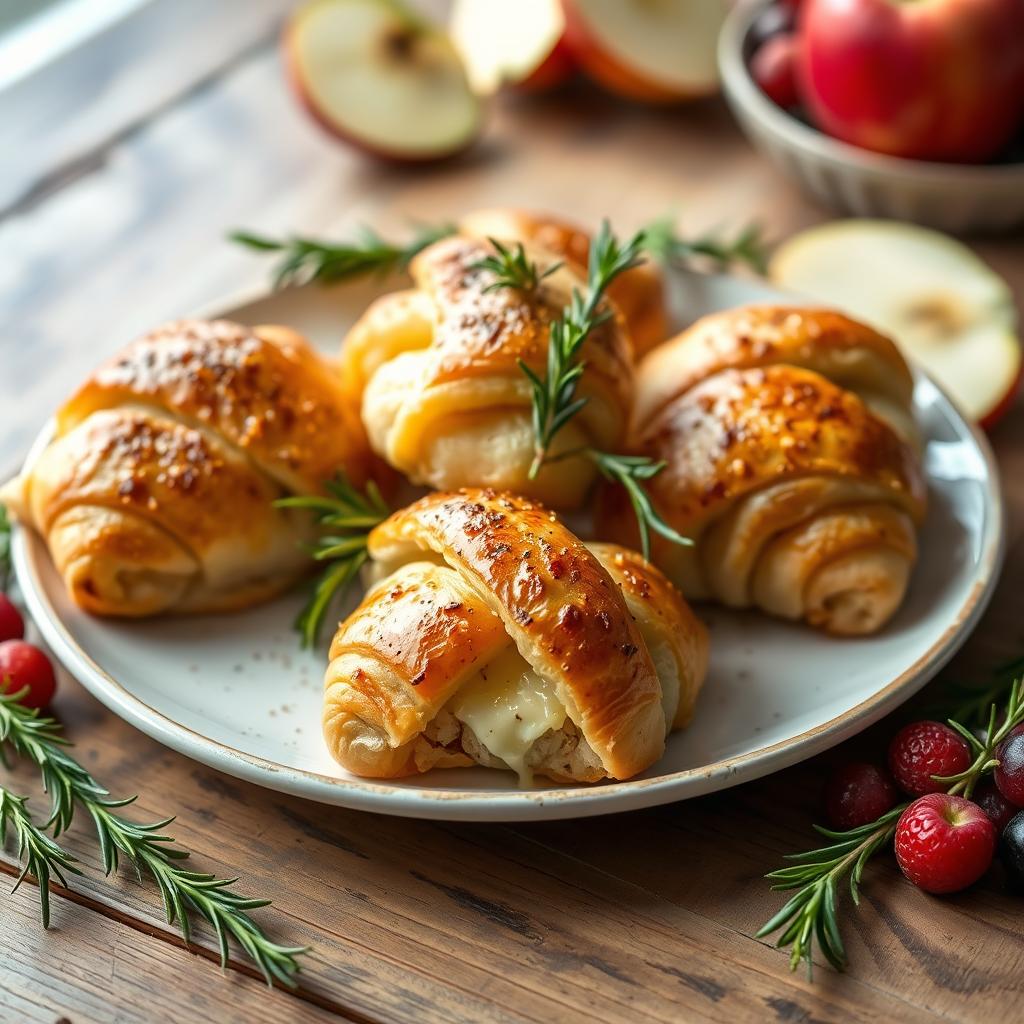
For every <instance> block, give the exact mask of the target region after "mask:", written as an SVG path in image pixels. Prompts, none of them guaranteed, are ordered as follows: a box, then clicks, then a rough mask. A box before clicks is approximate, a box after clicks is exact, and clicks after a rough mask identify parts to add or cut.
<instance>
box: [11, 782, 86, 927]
mask: <svg viewBox="0 0 1024 1024" xmlns="http://www.w3.org/2000/svg"><path fill="white" fill-rule="evenodd" d="M27 801H28V797H25V796H15V794H14V793H12V792H11V791H10V790H9V789H6V788H4V787H3V786H0V843H3V842H5V841H6V839H7V830H8V826H10V828H12V829H13V830H14V834H15V836H16V837H17V839H18V854H17V856H18V860H19V862H20V861H21V860H22V859H23V858H24V861H25V863H24V865H23V866H22V869H21V873H20V874H19V875H18V880H17V881H16V882H15V883H14V888H13V889H12V890H11V892H17V891H18V887H19V886H20V885H21V883H22V882H23V881H25V876H26V875H32V877H33V878H35V880H36V885H37V886H38V887H39V915H40V917H41V918H42V922H43V927H44V928H49V927H50V879H51V876H55V877H56V878H57V880H58V881H59V882H60V884H61V885H63V886H64V887H65V888H67V884H68V883H67V880H66V879H65V878H64V875H63V872H64V871H69V872H71V873H73V874H76V875H80V874H81V873H82V872H81V871H80V870H79V869H78V868H77V867H76V866H75V863H74V861H75V858H74V857H72V856H71V854H70V853H68V852H67V850H65V849H64V848H63V847H61V846H58V845H57V843H55V842H54V841H53V840H52V839H51V838H50V837H49V836H48V835H47V834H46V833H45V832H44V831H43V830H42V828H40V827H39V826H38V825H37V824H36V823H35V822H34V821H33V820H32V815H31V814H29V811H28V808H27V807H26V806H25V804H26V803H27ZM44 827H45V826H44Z"/></svg>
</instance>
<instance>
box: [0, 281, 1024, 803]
mask: <svg viewBox="0 0 1024 1024" xmlns="http://www.w3.org/2000/svg"><path fill="white" fill-rule="evenodd" d="M706 276H713V277H725V276H726V275H706ZM268 294H269V292H268V291H267V290H266V289H265V288H264V289H262V290H259V291H257V290H255V289H251V290H247V292H246V293H243V294H240V295H235V296H232V297H231V298H230V299H228V300H222V301H221V302H220V303H218V304H217V309H218V310H219V311H220V312H221V315H224V311H225V310H230V309H232V308H237V307H240V306H243V305H247V304H250V303H252V302H255V301H259V300H260V299H262V298H265V297H266V296H267V295H268ZM797 301H798V302H799V301H800V300H799V299H797ZM804 301H806V300H804ZM228 302H231V303H232V305H227V303H228ZM199 315H206V316H209V315H211V313H210V310H206V311H204V312H203V313H202V314H199ZM915 372H916V373H917V374H918V375H919V376H921V377H922V378H923V379H925V380H927V381H928V383H929V384H930V385H931V386H932V387H934V388H935V390H936V392H937V394H938V396H939V398H940V399H941V401H942V403H943V404H944V406H945V409H944V414H945V415H946V416H947V418H949V419H950V420H951V421H952V422H953V423H954V424H955V425H956V427H957V429H958V430H960V431H962V432H963V433H964V434H966V435H967V436H969V437H970V438H971V440H972V441H973V442H974V445H975V447H976V449H977V451H978V453H979V454H980V455H981V458H982V461H983V463H984V465H985V470H986V473H985V478H984V487H985V495H986V501H985V506H984V507H985V511H986V521H987V524H986V525H987V528H986V530H985V532H984V533H982V534H981V538H982V542H983V548H982V551H981V554H980V557H979V562H978V569H977V572H976V573H975V578H974V579H973V581H972V583H971V588H970V591H969V592H968V594H967V597H966V599H965V601H964V603H963V604H962V605H961V606H960V608H959V609H958V610H957V612H956V614H955V615H954V616H953V617H952V618H951V620H950V623H949V625H948V626H947V627H946V629H945V630H944V631H943V632H942V634H941V635H940V636H939V637H938V639H937V640H936V641H935V642H934V643H933V644H932V645H931V646H930V647H929V648H928V650H927V651H925V652H924V653H923V654H921V655H920V656H919V657H918V658H917V659H916V660H915V661H914V662H913V663H912V664H911V665H909V666H908V667H907V668H905V669H904V670H903V671H902V672H901V673H900V674H899V675H898V676H897V677H896V678H894V679H891V680H890V681H889V682H888V683H887V684H886V685H885V686H884V687H882V688H881V689H879V690H877V691H876V692H875V693H873V694H872V695H871V696H870V697H867V698H865V699H864V700H863V701H861V702H860V703H858V704H856V705H854V706H853V707H852V708H849V709H848V710H846V711H844V712H842V713H841V714H839V715H836V716H834V717H832V718H830V719H828V720H827V721H825V722H822V723H820V724H818V725H815V726H812V727H811V728H810V729H805V730H804V731H802V732H800V733H797V734H796V735H794V736H790V737H788V738H786V739H783V740H779V741H777V742H776V743H772V744H769V745H767V746H764V747H759V748H757V749H756V750H753V751H749V752H747V753H745V754H740V755H737V756H735V757H730V758H723V759H721V760H719V761H715V762H712V763H711V764H707V765H701V766H699V767H695V768H686V769H682V770H679V771H675V772H671V773H669V774H667V775H659V776H656V777H654V778H650V779H627V780H625V781H616V782H608V783H602V784H600V785H596V786H581V787H574V788H553V789H539V790H507V791H500V792H478V791H473V790H453V789H430V788H427V787H416V788H406V787H400V786H395V785H391V784H388V783H383V782H376V781H372V780H368V779H359V778H355V779H340V778H336V777H332V776H329V775H324V774H322V773H320V772H316V771H310V770H308V769H304V768H296V767H289V766H286V765H282V764H280V763H279V762H276V761H271V760H268V759H266V758H263V757H259V756H258V755H255V754H251V753H248V752H246V751H243V750H239V749H237V748H236V747H232V746H229V745H228V744H224V743H221V742H220V741H219V740H215V739H213V738H211V737H208V736H203V735H202V734H201V733H198V732H196V731H195V730H193V729H191V728H189V727H188V726H185V725H182V724H181V723H179V722H177V721H175V720H174V719H173V718H170V717H169V716H168V715H166V714H164V713H163V712H162V711H159V710H157V709H156V708H154V707H152V706H150V705H149V704H147V703H146V702H145V701H143V700H141V699H140V698H139V697H137V696H136V695H135V694H133V693H132V692H131V691H130V690H128V689H127V688H126V687H125V686H124V685H123V684H122V683H120V682H118V680H116V679H115V678H114V677H113V676H112V675H110V673H108V672H107V671H106V670H105V669H104V668H102V666H100V665H99V664H98V663H96V662H95V661H94V660H93V659H92V658H91V656H90V655H89V654H88V653H87V652H86V651H85V650H84V649H83V648H82V647H81V645H80V644H79V643H78V641H77V640H76V639H75V638H74V636H73V635H72V633H71V631H70V629H69V628H68V626H67V625H66V624H65V623H64V622H63V621H62V620H61V619H60V617H59V616H58V614H57V612H56V609H55V608H54V606H53V605H52V603H51V602H50V600H49V598H48V596H47V594H46V592H45V588H44V587H43V586H42V585H41V578H40V575H39V573H38V571H37V560H38V559H39V558H40V557H46V554H45V545H44V543H43V541H42V539H41V538H40V537H38V536H36V535H34V534H32V533H31V531H29V530H27V529H26V528H24V527H22V526H21V525H20V524H17V523H15V524H14V531H13V536H12V544H11V554H12V561H13V566H14V572H15V577H16V579H17V581H18V584H19V588H20V590H21V593H22V597H23V599H24V600H25V603H26V605H27V607H28V610H29V612H30V614H31V616H32V618H33V620H34V622H35V624H36V628H37V629H38V630H39V632H40V634H41V635H42V637H43V639H44V640H45V641H46V643H47V645H48V646H49V647H50V649H51V650H52V651H53V652H54V654H56V656H57V658H58V660H59V661H60V662H61V664H62V665H63V666H64V668H65V669H66V670H67V671H68V672H69V673H70V674H71V675H73V676H74V677H75V678H76V679H77V680H78V681H79V682H80V683H81V684H82V685H83V686H85V688H86V689H87V690H88V691H89V692H90V693H91V694H92V695H93V696H94V697H96V698H97V699H98V700H99V701H100V702H101V703H102V704H104V705H105V706H106V707H107V708H108V709H110V710H111V711H113V712H114V713H115V714H117V715H118V716H119V717H121V718H123V719H124V720H125V721H127V722H128V723H129V724H130V725H133V726H134V727H135V728H137V729H139V730H140V731H141V732H143V733H145V734H146V735H148V736H150V737H151V738H152V739H155V740H157V741H158V742H159V743H162V744H164V745H165V746H168V747H170V748H171V749H173V750H175V751H177V752H178V753H180V754H183V755H184V756H186V757H188V758H190V759H192V760H195V761H198V762H200V763H202V764H205V765H207V766H209V767H211V768H214V769H217V770H218V771H223V772H225V773H226V774H228V775H232V776H234V777H236V778H240V779H243V780H245V781H248V782H253V783H255V784H256V785H260V786H263V787H264V788H269V789H273V790H276V791H278V792H283V793H288V794H291V795H294V796H299V797H302V798H305V799H311V800H315V801H317V802H320V803H325V804H330V805H336V806H343V807H348V808H352V809H355V810H365V811H373V812H375V813H382V814H390V815H395V816H399V817H412V818H427V819H433V820H475V821H507V822H511V821H527V820H541V819H556V818H576V817H591V816H596V815H601V814H612V813H617V812H620V811H627V810H638V809H641V808H644V807H650V806H654V805H657V804H663V803H670V802H673V801H675V800H684V799H691V798H694V797H698V796H702V795H704V794H706V793H709V792H713V791H718V790H721V789H726V788H729V787H731V786H734V785H738V784H739V783H741V782H749V781H753V780H754V779H757V778H761V777H763V776H765V775H768V774H770V773H772V772H775V771H780V770H782V769H783V768H787V767H789V766H790V765H792V764H795V763H797V762H799V761H802V760H806V759H807V758H809V757H813V756H814V755H815V754H818V753H821V752H822V751H823V750H826V749H828V748H829V747H831V746H834V745H835V744H837V743H839V742H842V740H844V739H846V738H848V737H849V736H852V735H854V734H855V733H857V732H859V731H860V730H861V729H863V728H866V727H867V726H869V725H871V724H872V723H873V722H875V721H877V720H878V719H880V718H881V717H882V716H883V715H885V714H886V713H888V712H889V711H890V710H892V709H893V708H894V707H896V706H898V705H899V704H900V703H902V702H903V701H904V700H906V699H907V698H909V697H910V696H912V695H913V694H914V693H916V692H917V691H918V690H919V689H921V688H922V687H923V686H924V685H925V684H926V683H927V682H928V681H929V680H930V679H932V678H933V677H934V676H935V674H936V673H937V672H938V671H939V670H940V669H941V668H942V667H943V665H945V664H946V662H948V661H949V659H950V658H951V657H952V656H953V654H954V653H955V652H956V650H957V649H958V648H959V647H960V646H961V644H962V643H963V642H964V640H965V639H966V638H967V636H969V635H970V632H971V631H972V629H973V628H974V626H975V624H976V623H977V621H978V620H979V619H980V617H981V615H982V613H983V612H984V610H985V608H986V606H987V605H988V603H989V600H990V599H991V597H992V593H993V591H994V589H995V587H996V584H997V583H998V580H999V570H1000V567H1001V565H1002V562H1003V558H1004V555H1005V546H1006V512H1005V507H1004V504H1003V495H1002V485H1001V480H1000V477H999V468H998V464H997V462H996V459H995V454H994V452H993V451H992V448H991V445H990V444H989V442H988V439H987V438H986V436H985V435H984V433H983V432H982V431H981V429H980V428H979V427H978V426H977V425H976V424H974V423H971V422H970V421H969V420H967V419H966V418H965V417H964V416H963V415H962V414H961V412H960V411H959V409H958V408H957V407H956V405H955V404H954V403H953V401H952V400H951V399H950V398H949V396H948V394H946V392H945V391H944V390H943V389H942V388H941V386H940V385H938V384H937V383H936V382H935V381H934V380H932V379H931V378H929V377H927V376H926V375H925V374H923V373H920V372H919V371H915ZM52 432H53V420H52V419H51V420H49V421H48V422H47V424H46V425H45V426H44V427H43V429H42V430H41V431H40V433H39V434H38V435H37V437H36V439H35V440H34V441H33V443H32V446H31V448H30V449H29V452H28V455H27V456H26V458H25V461H24V464H25V465H29V464H31V462H32V461H33V460H34V458H35V457H36V456H37V454H38V452H39V451H41V450H42V448H43V447H44V446H45V445H46V444H48V443H49V440H50V437H51V436H52ZM675 790H682V792H679V793H678V794H676V793H675ZM666 791H667V792H666Z"/></svg>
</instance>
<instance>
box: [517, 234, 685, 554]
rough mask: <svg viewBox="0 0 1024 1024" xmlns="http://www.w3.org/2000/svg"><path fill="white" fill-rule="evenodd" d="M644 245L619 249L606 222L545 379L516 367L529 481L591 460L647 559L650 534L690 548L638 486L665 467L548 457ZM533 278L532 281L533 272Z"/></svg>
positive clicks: (558, 328)
mask: <svg viewBox="0 0 1024 1024" xmlns="http://www.w3.org/2000/svg"><path fill="white" fill-rule="evenodd" d="M643 245H644V236H643V233H642V232H640V233H638V234H636V235H634V237H633V238H632V239H630V241H629V242H627V243H626V244H625V245H620V243H619V241H618V239H616V238H615V236H614V235H613V234H612V232H611V228H610V226H609V224H608V222H607V221H604V222H603V223H602V224H601V230H600V231H599V232H598V234H597V236H596V237H595V239H594V241H593V243H592V244H591V247H590V259H589V263H588V267H587V287H586V290H585V292H580V291H579V289H575V288H574V289H573V293H572V298H571V300H570V302H569V305H568V306H567V307H566V308H565V310H564V312H563V314H562V316H561V317H560V318H559V319H558V320H555V321H554V322H553V323H552V324H551V327H550V329H549V336H548V353H547V365H546V368H545V370H544V374H543V376H541V374H539V373H536V372H534V371H533V370H532V369H530V367H529V366H527V365H526V363H525V362H523V361H522V360H519V368H520V369H521V370H522V371H523V373H524V374H525V375H526V377H527V379H528V380H529V382H530V389H531V392H532V398H533V432H534V444H535V450H534V456H533V461H532V462H531V464H530V471H529V476H530V479H531V480H532V479H534V478H535V477H536V476H537V474H538V473H539V472H540V470H541V467H542V466H544V465H546V464H547V463H550V462H557V461H561V460H563V459H567V458H574V457H581V458H589V459H590V460H591V461H592V462H593V463H594V464H595V465H596V466H597V468H598V469H599V470H600V472H601V473H602V474H603V475H604V476H605V477H606V478H607V479H609V480H613V481H616V482H617V483H619V484H621V485H622V486H623V487H624V488H625V489H626V493H627V494H628V495H629V500H630V503H631V504H632V506H633V511H634V512H635V514H636V518H637V526H638V528H639V531H640V543H641V547H642V550H643V553H644V557H649V556H650V533H651V531H652V530H653V531H654V532H655V533H659V534H661V536H663V537H666V538H668V539H669V540H671V541H673V542H675V543H677V544H690V543H692V542H691V541H690V540H689V539H688V538H686V537H683V536H681V535H680V534H678V533H676V531H675V530H673V529H672V528H671V527H670V526H669V525H668V524H667V523H666V522H665V521H664V520H663V519H662V518H661V516H660V515H658V513H657V511H656V510H655V508H654V506H653V504H652V502H651V500H650V498H649V496H648V495H647V492H646V491H645V490H644V488H643V484H642V483H641V481H643V480H649V479H650V478H651V477H653V476H655V475H656V474H657V473H659V472H660V471H661V470H662V468H663V467H664V463H662V462H655V461H654V460H653V459H649V458H647V457H646V456H639V455H618V454H615V453H612V452H602V451H599V450H597V449H595V448H591V447H585V448H574V449H570V450H568V451H563V452H559V453H558V454H556V455H551V454H549V452H550V448H551V445H552V443H553V441H554V439H555V437H556V436H557V435H558V432H559V431H560V430H561V429H562V428H563V427H564V426H565V425H566V424H567V423H568V422H569V421H570V420H571V419H572V418H573V417H574V416H575V415H576V414H577V413H578V412H579V411H580V410H581V409H582V408H583V407H584V406H585V405H586V404H587V399H586V398H585V397H583V398H577V397H576V391H577V388H578V386H579V382H580V378H581V377H582V376H583V372H584V369H585V367H586V363H585V362H584V361H583V360H582V359H580V358H579V356H580V350H581V349H582V347H583V344H584V342H585V341H586V340H587V338H588V337H590V334H591V332H592V331H593V330H594V329H595V328H597V327H599V326H600V325H601V324H603V323H604V322H605V321H606V320H607V319H608V318H609V317H610V316H611V315H612V314H611V312H610V311H609V310H608V309H602V308H601V305H602V302H603V300H604V297H605V293H606V292H607V289H608V286H609V285H610V284H611V283H612V281H614V280H615V278H617V277H618V276H619V275H620V274H622V273H624V272H625V271H627V270H629V269H631V268H632V267H636V266H639V265H640V264H641V263H642V262H643V256H642V250H643ZM533 276H536V270H535V269H534V271H533Z"/></svg>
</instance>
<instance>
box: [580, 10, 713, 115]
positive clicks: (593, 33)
mask: <svg viewBox="0 0 1024 1024" xmlns="http://www.w3.org/2000/svg"><path fill="white" fill-rule="evenodd" d="M562 7H563V9H564V10H565V31H566V40H567V42H568V44H569V47H570V49H571V50H572V53H573V56H574V57H575V58H576V60H577V62H578V63H579V65H580V67H582V68H583V70H584V71H585V72H586V73H587V74H588V75H589V76H590V77H591V78H593V79H594V81H596V82H598V83H599V84H601V85H603V86H604V87H605V88H606V89H608V90H609V91H610V92H613V93H616V94H617V95H619V96H625V97H626V98H628V99H634V100H642V101H644V102H649V103H675V102H678V101H680V100H687V99H692V98H695V97H698V96H707V95H710V94H712V93H714V92H716V91H717V90H718V64H717V59H716V55H715V54H716V44H717V41H718V33H719V30H720V29H721V27H722V22H723V21H725V16H726V14H728V4H727V3H726V0H658V2H657V3H651V2H650V0H562Z"/></svg>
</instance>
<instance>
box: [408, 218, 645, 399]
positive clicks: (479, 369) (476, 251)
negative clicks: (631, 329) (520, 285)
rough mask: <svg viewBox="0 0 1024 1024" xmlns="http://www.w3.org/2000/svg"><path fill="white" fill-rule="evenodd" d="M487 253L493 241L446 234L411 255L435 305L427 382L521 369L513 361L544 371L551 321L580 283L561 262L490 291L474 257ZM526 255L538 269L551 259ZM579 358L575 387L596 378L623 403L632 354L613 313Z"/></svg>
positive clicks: (490, 280) (517, 372)
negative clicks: (532, 282) (528, 283)
mask: <svg viewBox="0 0 1024 1024" xmlns="http://www.w3.org/2000/svg"><path fill="white" fill-rule="evenodd" d="M491 255H493V248H492V247H491V245H490V244H489V243H488V242H486V241H483V240H481V239H474V238H462V237H452V238H446V239H443V240H442V241H440V242H437V243H435V244H434V245H432V246H430V247H429V248H427V249H425V250H424V251H423V252H421V253H420V254H419V255H418V256H417V257H416V258H415V260H413V263H412V267H411V269H412V275H413V278H414V279H415V281H416V283H417V285H418V286H419V287H420V288H421V289H422V290H423V291H424V292H426V293H427V294H428V295H429V296H430V297H431V298H432V300H433V302H434V303H435V305H436V307H437V310H438V323H437V325H436V327H435V331H434V340H433V348H434V351H435V354H436V361H435V362H434V364H433V367H432V370H431V371H430V373H431V379H430V381H429V383H430V384H442V383H445V382H447V381H451V380H458V379H460V378H464V377H467V376H491V375H498V374H514V375H517V376H521V370H520V368H519V361H520V360H522V361H523V362H524V363H526V364H527V366H529V367H530V368H531V369H533V370H534V371H535V372H537V373H543V371H544V368H545V366H546V363H547V352H548V335H549V332H550V324H551V322H552V321H553V320H557V319H558V318H559V317H561V315H562V312H563V310H564V308H565V306H566V305H567V304H568V303H569V301H570V298H571V296H572V290H573V288H582V286H583V282H582V281H581V279H580V278H579V277H578V276H577V275H576V274H575V273H574V272H573V271H571V270H570V269H569V268H568V267H565V266H563V267H561V268H560V269H558V270H556V271H555V272H554V273H553V274H551V276H549V277H546V278H545V279H544V280H543V281H542V282H541V283H540V285H539V287H538V288H537V289H536V290H535V291H534V292H532V293H530V294H527V293H525V292H522V291H519V290H518V289H515V288H493V289H490V290H489V289H488V286H489V285H492V284H493V283H494V281H495V276H494V274H493V273H491V272H490V271H488V270H485V269H482V268H480V267H478V266H477V264H479V263H480V261H481V260H483V259H484V258H486V257H488V256H491ZM528 255H529V257H530V258H531V259H533V260H534V261H535V262H536V263H537V264H538V266H539V267H540V268H541V269H544V268H545V267H547V266H550V265H551V263H553V262H554V261H553V260H552V259H551V258H550V256H546V255H545V254H544V253H543V252H540V253H538V252H530V253H529V254H528ZM582 358H584V359H585V360H586V363H587V373H586V375H585V377H584V379H583V382H582V383H581V390H583V391H586V390H588V389H591V388H593V387H594V386H598V382H600V385H599V386H601V387H602V388H603V389H604V390H606V391H608V392H609V393H610V396H613V397H612V401H614V402H615V403H616V404H617V405H618V406H620V407H622V408H627V409H628V408H629V406H630V404H631V399H632V382H633V368H632V359H631V353H630V347H629V341H628V338H627V336H626V334H625V333H624V332H623V330H622V329H621V322H620V320H619V318H618V317H617V316H613V317H610V318H609V319H608V320H606V321H605V322H604V323H602V324H600V325H599V326H598V327H596V328H595V329H594V330H593V331H591V333H590V335H589V337H588V338H587V340H586V342H585V343H584V346H583V350H582Z"/></svg>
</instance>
